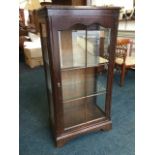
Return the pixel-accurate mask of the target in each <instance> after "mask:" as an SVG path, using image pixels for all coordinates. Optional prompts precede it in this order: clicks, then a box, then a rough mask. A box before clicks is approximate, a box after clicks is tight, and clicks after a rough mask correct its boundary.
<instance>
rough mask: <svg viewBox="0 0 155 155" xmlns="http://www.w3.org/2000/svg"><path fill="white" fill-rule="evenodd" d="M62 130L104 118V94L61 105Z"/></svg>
mask: <svg viewBox="0 0 155 155" xmlns="http://www.w3.org/2000/svg"><path fill="white" fill-rule="evenodd" d="M63 106H64V128H65V129H67V128H70V127H74V126H77V125H80V124H82V123H86V122H89V121H93V120H95V119H98V118H103V117H105V113H104V106H105V94H104V95H103V94H102V95H96V96H91V97H87V98H83V99H80V100H75V101H72V102H67V103H64V104H63Z"/></svg>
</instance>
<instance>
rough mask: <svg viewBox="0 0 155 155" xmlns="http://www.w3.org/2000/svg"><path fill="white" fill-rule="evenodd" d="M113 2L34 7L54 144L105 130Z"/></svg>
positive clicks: (114, 14)
mask: <svg viewBox="0 0 155 155" xmlns="http://www.w3.org/2000/svg"><path fill="white" fill-rule="evenodd" d="M119 10H120V8H119V7H92V6H91V7H88V6H78V7H75V6H46V7H43V8H41V9H39V10H38V15H39V23H40V33H41V42H42V51H43V60H44V69H45V76H46V85H47V93H48V101H49V114H50V122H51V126H52V131H53V136H54V140H55V142H56V146H63V145H64V144H65V143H66V142H67V141H69V140H70V139H72V138H74V137H76V136H78V135H81V134H84V133H88V132H92V131H98V130H110V129H111V128H112V122H111V114H110V112H111V96H112V81H113V68H114V53H115V44H116V36H117V27H118V16H119Z"/></svg>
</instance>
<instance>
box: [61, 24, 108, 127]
mask: <svg viewBox="0 0 155 155" xmlns="http://www.w3.org/2000/svg"><path fill="white" fill-rule="evenodd" d="M109 30H110V29H106V28H102V27H99V26H98V29H95V30H93V29H87V28H86V29H84V30H67V31H65V30H64V31H58V36H59V52H60V63H61V65H60V66H61V83H62V86H61V90H62V97H63V107H64V127H65V128H66V129H67V128H69V127H72V126H76V125H78V124H81V123H86V122H89V121H92V120H95V119H98V118H103V117H105V113H104V107H105V95H106V82H107V70H108V47H109V43H110V41H109V37H110V35H109V34H110V31H109ZM106 31H107V32H106ZM105 35H106V36H105ZM105 44H106V45H105ZM101 50H102V51H101Z"/></svg>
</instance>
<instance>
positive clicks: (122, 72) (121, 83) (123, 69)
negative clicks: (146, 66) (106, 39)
mask: <svg viewBox="0 0 155 155" xmlns="http://www.w3.org/2000/svg"><path fill="white" fill-rule="evenodd" d="M124 79H125V65H123V66H122V69H121V78H120V86H123V85H124Z"/></svg>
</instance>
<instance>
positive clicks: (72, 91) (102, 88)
mask: <svg viewBox="0 0 155 155" xmlns="http://www.w3.org/2000/svg"><path fill="white" fill-rule="evenodd" d="M61 76H62V94H63V102H69V101H70V100H74V99H80V98H83V97H86V96H91V95H94V94H98V93H102V94H104V93H106V80H107V73H106V72H104V68H101V69H100V70H99V71H98V69H97V68H84V69H80V70H69V71H67V72H62V73H61Z"/></svg>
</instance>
